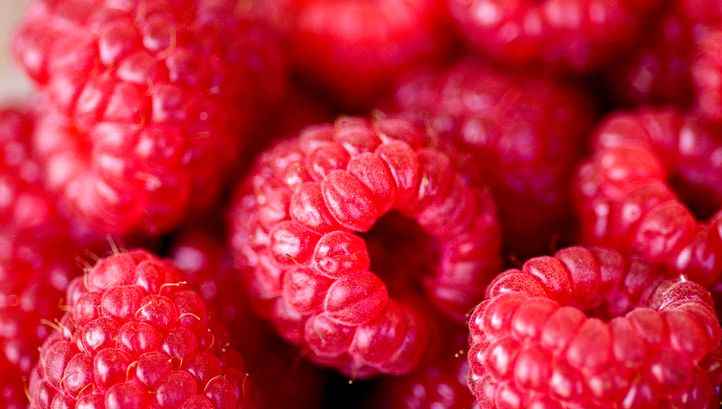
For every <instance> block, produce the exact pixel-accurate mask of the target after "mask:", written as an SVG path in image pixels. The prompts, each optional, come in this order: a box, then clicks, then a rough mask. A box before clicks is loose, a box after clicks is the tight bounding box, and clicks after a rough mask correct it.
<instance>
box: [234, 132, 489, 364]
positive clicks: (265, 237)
mask: <svg viewBox="0 0 722 409" xmlns="http://www.w3.org/2000/svg"><path fill="white" fill-rule="evenodd" d="M402 215H403V216H402ZM229 216H230V219H229V223H230V233H231V239H230V240H231V245H232V247H233V249H234V252H235V253H234V256H235V257H236V261H237V263H238V265H239V266H240V267H242V268H243V269H244V270H245V273H246V276H247V282H248V287H249V288H250V293H251V298H252V300H253V301H254V304H255V307H256V308H257V309H259V310H260V312H261V314H263V315H264V316H265V317H266V318H268V319H270V320H271V321H272V322H273V324H274V326H275V327H276V329H277V331H278V332H279V333H280V334H281V335H283V336H284V337H285V338H286V339H288V340H289V341H291V342H292V343H295V344H297V345H299V346H301V347H302V348H303V349H304V351H305V353H306V354H307V355H308V356H309V357H310V359H311V360H313V361H314V362H316V363H319V364H324V365H328V366H333V367H336V368H338V369H340V370H341V371H343V372H344V373H346V374H348V375H350V376H352V377H356V378H362V377H366V376H370V375H372V374H375V373H379V372H381V373H390V374H400V373H405V372H408V371H410V370H411V369H413V368H414V367H415V366H416V364H417V363H418V361H419V358H420V357H421V356H422V355H423V352H424V349H425V347H426V345H425V344H426V342H427V340H426V331H427V330H428V324H429V323H428V319H427V318H426V317H425V316H424V315H425V314H422V313H421V311H420V310H419V308H418V307H417V303H416V302H415V301H413V300H409V299H413V298H416V297H417V296H420V295H423V296H425V297H426V298H428V299H429V300H430V301H431V302H432V303H433V304H435V305H436V306H437V307H438V308H440V309H441V310H443V311H444V312H446V313H447V314H450V315H452V316H454V317H456V318H459V319H461V318H463V316H464V314H465V313H466V312H467V311H468V309H469V305H470V304H473V302H474V300H475V299H478V298H479V297H480V295H481V294H482V293H483V289H484V286H485V283H486V282H487V280H488V278H489V274H490V273H491V272H493V271H494V269H495V268H497V266H498V263H499V256H498V247H499V232H498V226H497V222H496V215H495V211H494V205H493V202H492V200H491V198H490V196H489V195H488V194H487V193H486V192H485V191H483V190H481V189H479V188H476V187H473V186H472V185H471V184H470V183H468V182H467V181H466V180H465V178H464V177H463V174H461V173H459V172H458V171H457V170H456V169H455V167H454V166H453V157H452V156H448V155H447V154H446V153H445V152H444V151H443V150H440V149H439V148H435V144H434V142H433V140H432V139H431V138H430V137H428V136H427V135H426V134H424V133H422V132H419V131H418V130H417V129H416V128H414V127H413V126H411V125H410V124H409V123H407V122H405V121H402V120H398V119H391V118H378V119H373V120H364V119H360V118H343V119H339V120H337V121H336V123H335V124H328V125H319V126H314V127H309V128H306V129H305V130H304V131H303V132H301V135H300V136H299V137H298V138H295V139H291V140H288V141H285V142H283V143H281V144H279V145H277V146H276V147H275V148H273V149H271V150H270V151H268V152H266V153H265V154H263V155H262V156H261V157H260V158H259V160H258V162H257V163H256V166H255V168H254V170H253V171H252V172H251V174H250V175H249V177H248V178H247V180H246V182H245V183H244V184H242V185H241V186H240V187H239V190H238V192H237V195H236V198H235V201H234V204H233V206H232V209H231V213H230V215H229ZM382 217H383V219H382ZM380 219H382V220H381V221H380ZM375 225H377V226H375ZM399 226H404V227H403V228H401V229H399ZM372 227H374V229H373V230H371V229H372ZM386 228H388V229H390V230H393V231H399V230H401V231H400V232H399V234H396V235H394V236H392V237H388V236H387V235H384V234H378V233H375V231H376V230H378V229H381V230H384V229H386ZM370 230H371V231H370ZM369 231H370V232H369ZM364 233H366V235H364ZM383 237H386V239H385V240H386V241H385V242H384V243H383V244H382V245H381V246H374V245H373V241H375V240H381V239H382V238H383ZM365 238H366V241H365V240H364V239H365ZM368 241H371V242H372V244H367V242H368ZM384 246H385V247H384ZM372 249H385V254H388V255H390V256H389V257H377V256H374V254H373V252H372ZM396 249H400V250H399V251H398V252H397V250H396ZM394 254H397V255H399V257H398V258H395V257H394V256H393V255H394ZM406 257H409V258H406ZM394 259H395V260H405V262H404V261H401V262H399V261H396V262H395V263H394V266H392V268H391V269H387V265H386V263H387V262H388V261H389V260H392V261H394ZM400 264H407V265H414V266H418V269H416V268H413V269H409V270H410V271H406V269H405V268H404V270H405V271H403V273H406V272H408V273H409V274H399V273H400V272H398V271H395V269H394V268H395V266H398V265H400ZM372 271H373V272H372ZM377 274H381V276H378V275H377ZM419 287H420V288H422V289H423V292H424V294H419V293H420V291H416V290H415V288H419Z"/></svg>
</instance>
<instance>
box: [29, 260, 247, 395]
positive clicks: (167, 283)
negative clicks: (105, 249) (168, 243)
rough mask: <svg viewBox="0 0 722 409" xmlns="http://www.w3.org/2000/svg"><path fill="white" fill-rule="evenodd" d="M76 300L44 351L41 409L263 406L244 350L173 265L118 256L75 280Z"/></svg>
mask: <svg viewBox="0 0 722 409" xmlns="http://www.w3.org/2000/svg"><path fill="white" fill-rule="evenodd" d="M67 302H68V306H67V310H68V312H67V314H66V315H65V316H64V317H63V318H62V319H60V320H59V321H57V322H56V323H55V324H54V325H55V327H56V332H55V333H53V334H52V335H51V336H50V337H49V338H48V339H47V340H46V341H45V343H44V344H43V346H42V347H41V349H40V359H39V361H38V363H37V366H36V367H35V369H34V370H33V373H32V377H31V379H30V385H29V395H30V397H31V403H30V408H31V409H46V408H53V409H55V408H76V409H80V408H106V409H142V408H151V407H152V408H168V409H170V408H179V409H191V408H192V409H219V408H235V409H239V408H250V407H253V405H252V404H253V402H252V399H253V398H252V390H253V386H252V385H251V381H250V380H249V379H248V376H247V374H246V372H245V369H244V366H243V363H242V362H241V360H240V355H238V353H237V352H235V351H234V350H232V349H230V348H229V345H228V339H227V334H226V333H225V331H223V330H222V329H221V327H219V326H217V324H216V323H215V322H214V321H213V318H212V317H211V316H210V314H209V311H208V309H207V306H206V304H205V302H204V300H203V298H202V297H201V296H200V295H199V294H198V293H197V292H196V291H195V290H193V289H191V288H190V287H189V286H188V285H187V284H186V282H184V281H183V279H182V273H181V272H180V271H179V270H177V269H176V268H175V267H173V266H172V265H171V264H169V263H167V262H164V261H162V260H159V259H158V258H156V257H154V256H152V255H150V254H149V253H147V252H145V251H141V250H138V251H132V252H127V253H117V254H114V255H112V256H110V257H108V258H105V259H102V260H100V261H98V263H97V264H96V265H95V266H93V267H92V268H91V269H90V270H89V271H88V272H87V273H86V274H85V275H84V276H83V277H80V278H77V279H76V280H74V281H73V283H72V284H71V285H70V287H69V289H68V293H67Z"/></svg>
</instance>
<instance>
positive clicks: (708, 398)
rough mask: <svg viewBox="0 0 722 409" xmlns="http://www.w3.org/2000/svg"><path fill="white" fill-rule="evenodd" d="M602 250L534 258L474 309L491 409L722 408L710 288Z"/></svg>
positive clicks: (475, 361) (478, 359) (475, 354)
mask: <svg viewBox="0 0 722 409" xmlns="http://www.w3.org/2000/svg"><path fill="white" fill-rule="evenodd" d="M662 273H663V272H661V271H659V270H658V269H656V268H654V267H651V266H650V265H648V264H645V263H643V262H641V261H639V260H636V259H626V258H624V257H623V256H622V255H621V254H619V253H617V252H615V251H612V250H606V249H602V248H584V247H569V248H565V249H562V250H560V251H559V252H557V253H556V254H555V255H554V256H553V257H537V258H533V259H530V260H528V261H527V262H526V263H524V265H523V267H522V268H521V269H519V270H517V269H514V270H508V271H506V272H504V273H502V274H501V275H500V276H498V277H497V278H496V279H495V280H494V282H493V283H492V284H490V286H489V288H488V293H487V299H486V300H485V301H483V302H482V303H481V304H480V305H479V306H477V308H476V310H475V311H474V313H473V314H472V316H471V319H470V321H469V329H470V331H471V338H470V343H471V347H470V350H469V367H470V376H469V387H470V388H471V390H472V391H473V393H474V395H475V396H476V398H477V399H478V404H479V406H480V407H481V408H499V409H501V408H563V409H565V408H570V409H571V408H585V409H596V408H599V409H601V408H605V409H615V408H620V409H621V408H625V409H626V408H696V409H702V408H716V407H718V405H719V396H718V393H719V391H718V389H717V385H719V381H720V379H719V378H720V371H719V365H720V355H719V345H720V326H719V323H718V321H717V317H716V316H715V313H714V304H713V302H712V298H711V296H710V294H709V292H708V291H707V290H705V289H704V288H703V287H701V286H700V285H698V284H696V283H694V282H692V281H687V280H685V279H683V278H680V279H664V278H662V277H661V275H662Z"/></svg>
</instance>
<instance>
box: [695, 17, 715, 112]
mask: <svg viewBox="0 0 722 409" xmlns="http://www.w3.org/2000/svg"><path fill="white" fill-rule="evenodd" d="M720 49H722V31H721V30H717V31H713V32H710V33H708V34H706V35H704V36H702V39H701V40H700V45H699V52H698V54H699V55H698V57H697V59H696V60H695V61H694V65H693V68H692V73H693V78H694V84H695V89H696V91H697V110H698V111H699V112H700V114H701V115H703V116H704V117H705V118H707V119H709V120H712V121H715V122H718V123H719V122H722V80H721V79H722V53H720Z"/></svg>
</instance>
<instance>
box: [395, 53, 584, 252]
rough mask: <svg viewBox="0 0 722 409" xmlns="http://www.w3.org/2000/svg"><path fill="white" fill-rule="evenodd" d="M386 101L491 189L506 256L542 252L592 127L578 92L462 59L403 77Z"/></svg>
mask: <svg viewBox="0 0 722 409" xmlns="http://www.w3.org/2000/svg"><path fill="white" fill-rule="evenodd" d="M387 104H388V107H387V109H388V110H390V111H393V112H399V113H400V114H401V115H403V116H404V117H406V118H409V119H411V120H413V121H414V122H416V123H418V124H420V125H423V126H426V127H427V128H428V129H430V130H431V132H433V133H435V134H437V135H438V136H439V140H440V141H441V142H442V143H445V144H449V145H452V148H451V149H453V150H455V151H457V152H458V153H459V155H458V159H457V160H458V162H459V165H458V166H459V167H461V168H462V169H463V173H464V176H465V177H469V178H471V179H472V180H475V181H480V182H482V183H485V184H488V185H489V186H490V187H491V189H492V191H493V193H494V198H495V199H496V201H497V204H498V210H499V216H500V219H501V222H502V225H503V228H504V244H505V248H506V249H507V250H508V251H510V252H512V253H516V254H519V255H531V254H539V253H540V252H541V253H545V252H546V251H548V250H549V246H550V241H552V240H553V238H554V237H555V236H559V235H561V234H562V233H563V231H564V230H565V229H564V227H565V222H567V221H568V219H569V211H568V210H569V203H568V196H569V193H568V191H569V187H568V186H569V180H570V177H571V176H570V175H571V174H572V173H573V171H572V170H573V167H574V166H575V163H576V161H577V160H578V158H579V157H580V145H581V143H582V141H583V140H584V137H585V134H586V132H588V131H589V130H590V129H591V128H592V123H593V122H592V119H593V110H592V107H591V106H590V105H591V104H590V103H589V102H588V98H586V97H585V95H584V94H583V93H582V92H580V91H579V90H577V89H575V88H573V87H569V86H566V85H562V84H561V83H559V82H555V81H553V80H551V79H546V80H542V79H538V78H532V77H528V76H523V75H510V74H505V73H502V72H499V71H498V70H496V69H494V68H492V67H491V66H489V65H488V64H485V63H483V62H482V61H480V60H478V59H473V58H467V59H464V60H462V61H459V62H457V63H456V64H454V65H453V66H452V67H450V68H447V69H441V70H422V71H420V72H417V73H416V74H414V75H410V76H408V77H407V78H406V79H404V80H403V81H401V82H400V83H399V84H398V86H397V87H396V89H395V91H394V93H393V95H392V96H391V98H390V100H389V101H387Z"/></svg>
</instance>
